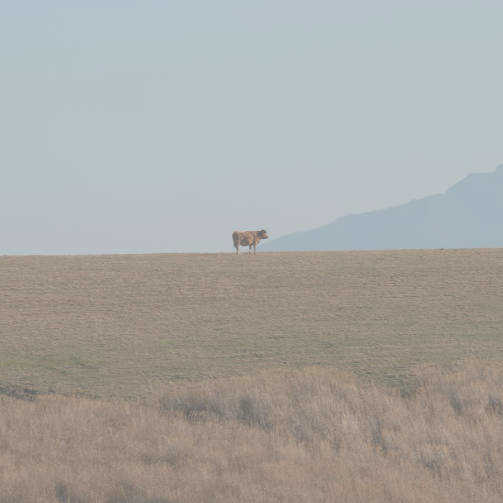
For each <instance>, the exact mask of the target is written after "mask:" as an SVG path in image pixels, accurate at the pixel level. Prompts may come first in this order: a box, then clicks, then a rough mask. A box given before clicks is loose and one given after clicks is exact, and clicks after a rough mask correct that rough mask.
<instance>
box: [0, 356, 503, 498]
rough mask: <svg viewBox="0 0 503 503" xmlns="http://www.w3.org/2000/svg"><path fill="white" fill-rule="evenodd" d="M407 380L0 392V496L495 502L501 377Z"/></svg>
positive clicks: (338, 377) (460, 374)
mask: <svg viewBox="0 0 503 503" xmlns="http://www.w3.org/2000/svg"><path fill="white" fill-rule="evenodd" d="M417 382H418V386H417V388H416V389H415V390H412V391H411V392H408V393H403V392H400V390H396V389H388V388H380V387H378V386H376V385H374V384H371V383H365V382H362V381H359V380H357V379H356V378H353V377H352V376H350V375H347V374H341V373H337V372H335V371H333V370H329V369H308V370H305V371H299V372H293V371H284V372H282V371H274V372H272V371H271V372H267V373H261V374H259V375H257V376H254V377H246V378H232V379H219V380H213V381H206V382H204V383H193V384H179V385H177V386H176V387H172V388H170V389H168V390H164V391H162V392H161V393H159V395H157V397H156V398H152V397H150V398H148V399H147V400H145V401H144V402H143V403H131V402H113V403H112V402H106V401H98V400H90V399H85V398H75V397H62V396H47V395H45V396H32V395H29V394H26V393H24V394H23V393H18V395H17V396H16V397H15V396H8V395H9V394H11V395H12V394H14V392H13V391H12V390H11V391H9V390H5V389H3V392H4V394H3V395H2V398H1V399H0V501H1V502H2V503H3V502H60V503H61V502H68V503H69V502H78V503H84V502H107V503H119V502H135V503H147V502H149V503H154V502H156V503H161V502H162V503H167V502H191V503H192V502H212V501H215V502H235V501H241V502H273V501H274V502H276V501H278V502H280V501H281V502H289V503H291V502H307V501H309V502H325V501H326V502H334V501H337V502H339V501H340V502H360V501H361V502H387V503H389V502H425V503H426V502H474V501H483V502H500V501H502V499H503V387H502V384H503V369H502V368H501V367H500V366H496V365H495V364H490V366H488V365H486V364H484V363H480V362H479V363H471V364H466V365H465V366H464V367H463V368H461V369H458V370H457V371H452V372H450V373H448V374H446V373H444V372H442V371H441V370H440V369H438V368H431V369H428V368H423V369H422V370H421V371H420V372H418V375H417ZM0 391H1V390H0Z"/></svg>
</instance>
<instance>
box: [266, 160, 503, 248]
mask: <svg viewBox="0 0 503 503" xmlns="http://www.w3.org/2000/svg"><path fill="white" fill-rule="evenodd" d="M502 221H503V164H500V165H499V166H497V167H496V169H495V170H494V171H492V172H486V173H471V174H469V175H467V176H466V177H465V178H463V179H462V180H460V181H458V182H456V183H455V184H454V185H452V186H451V187H449V188H448V189H447V190H446V191H445V192H444V193H439V194H432V195H429V196H426V197H423V198H420V199H412V200H411V201H409V202H407V203H404V204H401V205H397V206H391V207H387V208H382V209H378V210H374V211H368V212H365V213H358V214H349V215H345V216H343V217H339V218H337V219H336V220H334V221H333V222H331V223H328V224H325V225H323V226H321V227H317V228H315V229H310V230H305V231H299V232H295V233H292V234H287V235H286V236H281V237H279V238H277V239H275V240H271V241H270V242H268V243H265V244H264V247H263V249H264V251H266V250H267V251H314V250H320V251H322V250H386V249H407V248H411V249H417V248H479V247H484V248H492V247H501V246H503V225H502V224H501V222H502Z"/></svg>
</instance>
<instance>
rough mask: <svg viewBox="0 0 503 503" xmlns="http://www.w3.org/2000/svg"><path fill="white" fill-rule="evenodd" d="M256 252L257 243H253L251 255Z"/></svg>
mask: <svg viewBox="0 0 503 503" xmlns="http://www.w3.org/2000/svg"><path fill="white" fill-rule="evenodd" d="M256 254H257V243H253V255H256Z"/></svg>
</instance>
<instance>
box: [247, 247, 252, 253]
mask: <svg viewBox="0 0 503 503" xmlns="http://www.w3.org/2000/svg"><path fill="white" fill-rule="evenodd" d="M251 248H252V245H250V246H249V247H248V255H251Z"/></svg>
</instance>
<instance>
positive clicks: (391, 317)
mask: <svg viewBox="0 0 503 503" xmlns="http://www.w3.org/2000/svg"><path fill="white" fill-rule="evenodd" d="M0 289H1V301H0V385H1V386H4V387H9V386H18V385H21V386H26V387H30V388H34V389H36V390H41V391H48V390H52V391H56V392H59V393H73V392H82V393H84V394H88V395H90V396H102V397H112V396H115V397H130V396H144V395H145V393H146V392H148V390H152V389H156V388H157V387H159V386H161V385H163V384H166V383H170V382H173V381H178V380H181V379H182V380H184V379H190V380H201V379H206V378H210V377H211V378H213V377H223V376H231V375H246V374H252V373H255V372H257V371H258V370H259V369H264V368H274V367H282V368H299V367H303V366H312V365H321V366H334V367H337V368H339V369H347V370H350V371H353V372H355V373H356V374H358V375H360V376H369V377H371V378H373V379H375V380H377V381H379V382H384V383H391V384H393V383H399V382H402V381H407V379H408V378H409V375H410V372H411V369H412V368H414V367H415V366H417V365H418V364H421V363H440V364H449V363H451V362H454V361H457V360H459V359H464V358H473V357H478V358H482V359H493V360H503V328H502V327H503V250H502V249H487V250H486V249H475V250H430V251H425V250H415V251H384V252H382V251H380V252H324V253H318V252H309V253H261V254H257V255H256V256H251V257H249V256H247V255H241V256H239V257H236V256H234V255H233V254H208V255H197V254H190V255H189V254H187V255H185V254H161V255H113V256H57V257H56V256H52V257H49V256H27V257H14V256H3V257H0Z"/></svg>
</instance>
